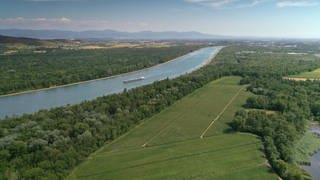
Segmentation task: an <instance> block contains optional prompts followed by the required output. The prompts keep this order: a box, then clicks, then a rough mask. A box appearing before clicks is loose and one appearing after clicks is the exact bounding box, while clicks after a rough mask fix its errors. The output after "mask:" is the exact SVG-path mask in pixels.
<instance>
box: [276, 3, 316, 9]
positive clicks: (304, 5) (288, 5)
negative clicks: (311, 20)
mask: <svg viewBox="0 0 320 180" xmlns="http://www.w3.org/2000/svg"><path fill="white" fill-rule="evenodd" d="M318 5H319V3H318V2H316V1H280V2H278V3H277V4H276V6H277V7H279V8H285V7H313V6H318Z"/></svg>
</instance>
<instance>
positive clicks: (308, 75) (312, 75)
mask: <svg viewBox="0 0 320 180" xmlns="http://www.w3.org/2000/svg"><path fill="white" fill-rule="evenodd" d="M289 77H293V78H311V79H319V78H320V68H319V69H316V70H314V71H311V72H303V73H300V74H297V75H292V76H289Z"/></svg>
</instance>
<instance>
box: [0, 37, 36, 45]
mask: <svg viewBox="0 0 320 180" xmlns="http://www.w3.org/2000/svg"><path fill="white" fill-rule="evenodd" d="M0 43H21V44H27V45H40V44H41V40H39V39H34V38H22V37H10V36H2V35H0Z"/></svg>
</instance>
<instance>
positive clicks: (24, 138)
mask: <svg viewBox="0 0 320 180" xmlns="http://www.w3.org/2000/svg"><path fill="white" fill-rule="evenodd" d="M250 48H251V47H248V46H230V47H227V48H224V49H223V50H221V52H220V53H219V54H218V56H217V57H216V58H215V60H214V61H212V63H211V64H209V65H208V66H206V67H204V68H202V69H199V70H197V71H195V72H193V73H190V74H187V75H184V76H181V77H178V78H175V79H172V80H169V79H166V80H163V81H158V82H155V83H153V84H150V85H146V86H143V87H139V88H135V89H131V90H125V91H124V92H122V93H119V94H113V95H109V96H104V97H99V98H97V99H95V100H92V101H85V102H83V103H81V104H77V105H72V106H65V107H59V108H53V109H50V110H42V111H39V112H37V113H34V114H31V115H24V116H22V117H16V118H8V119H5V120H2V121H0V162H1V164H0V177H3V179H12V178H18V179H62V178H63V177H65V176H66V175H67V174H68V173H69V172H70V170H72V169H73V168H74V167H75V166H76V165H78V164H79V163H81V162H82V161H83V160H84V159H85V158H86V157H88V156H89V154H90V153H92V152H94V151H95V150H97V149H98V148H100V147H101V146H103V145H104V144H105V143H108V142H111V141H112V140H114V139H116V138H117V137H118V136H120V135H122V134H124V133H125V132H127V131H128V130H130V129H131V128H132V127H134V126H136V125H137V124H139V123H140V122H141V120H143V119H146V118H148V117H151V116H152V115H154V114H156V113H158V112H160V111H161V110H163V109H164V108H166V107H168V106H170V105H171V104H172V103H174V102H175V101H177V100H179V99H181V98H182V97H184V96H186V95H187V94H190V93H191V92H193V91H194V90H195V89H197V88H200V87H202V86H203V85H205V84H207V83H208V82H210V81H212V80H215V79H218V78H220V77H222V76H228V75H239V76H242V77H243V80H242V83H250V84H251V86H250V88H249V90H250V91H252V92H254V93H256V94H261V95H262V94H263V98H265V99H261V100H258V99H251V100H248V103H247V106H248V107H254V108H258V107H256V106H254V105H252V104H255V103H256V104H259V106H263V107H266V108H264V109H268V107H269V106H270V107H271V106H272V107H273V108H274V109H273V110H277V108H278V107H281V108H282V106H285V107H284V108H283V113H282V114H281V111H279V112H280V113H279V114H277V115H275V116H270V117H269V115H266V114H263V113H255V112H251V111H250V112H238V113H237V115H236V116H235V121H234V122H233V123H232V127H234V129H236V130H241V131H247V132H252V133H256V134H258V135H260V136H261V137H263V142H264V144H265V151H266V154H267V157H268V159H269V161H270V162H271V165H272V167H273V168H274V169H276V170H277V169H278V167H285V168H284V169H285V171H284V172H285V173H282V171H278V170H277V172H278V174H279V175H281V176H282V177H284V178H286V177H289V176H287V174H288V172H287V169H286V168H287V167H289V166H290V167H291V166H292V167H294V166H293V165H292V164H290V159H291V157H290V153H288V154H286V151H289V150H290V145H291V143H292V142H293V141H292V140H294V139H296V137H298V136H299V135H301V133H302V132H303V131H304V129H303V128H301V126H300V125H301V124H305V119H304V118H305V117H304V116H301V115H300V116H301V117H300V116H299V118H296V116H297V115H298V113H295V111H302V110H301V108H300V105H301V104H306V103H307V102H309V101H308V100H305V101H303V100H299V99H298V98H297V99H295V100H296V101H292V102H294V103H296V105H297V106H298V107H296V106H294V103H293V105H290V106H286V103H287V102H288V101H289V100H291V99H292V98H293V97H291V96H290V95H291V94H292V93H293V94H294V92H295V90H290V91H292V93H286V96H281V94H282V93H283V92H284V91H285V89H291V88H292V87H294V86H296V84H297V83H295V82H288V81H284V80H282V79H281V76H282V75H287V74H292V73H299V72H302V71H306V70H308V69H313V68H315V67H317V66H319V65H320V63H319V62H318V61H317V59H316V58H312V57H305V59H301V58H297V57H293V56H288V55H283V54H278V55H274V56H271V57H270V55H267V54H265V53H264V51H266V49H265V48H257V49H259V52H258V53H255V54H246V55H244V54H242V53H237V52H239V51H244V50H247V49H250ZM279 60H281V61H279ZM256 61H259V62H256ZM279 64H280V65H283V66H285V67H286V68H281V67H279ZM298 64H300V66H298ZM273 82H278V83H277V84H278V86H276V85H274V84H273ZM305 83H308V82H305ZM282 84H283V85H282ZM310 84H311V83H310ZM299 87H300V86H299ZM314 87H317V86H316V85H314ZM278 89H279V91H280V89H283V91H282V93H280V92H279V93H276V94H274V95H275V96H276V97H277V99H279V98H278V96H279V97H280V99H279V101H280V102H271V101H269V100H270V99H269V100H268V96H267V95H268V94H271V92H278ZM308 92H310V91H308ZM314 93H316V92H315V91H314ZM299 94H300V96H303V95H304V96H303V97H309V96H306V94H307V92H304V93H302V92H301V93H299ZM310 97H311V96H310ZM293 99H294V98H293ZM255 101H259V102H255ZM260 101H263V102H264V101H265V104H263V103H262V105H260V104H261V103H260ZM307 104H308V103H307ZM316 105H317V103H315V104H314V106H316ZM293 110H294V111H293ZM287 111H288V113H285V112H287ZM314 112H316V111H314ZM251 114H253V115H251ZM309 115H310V114H309ZM312 115H313V114H312ZM251 116H252V117H251ZM256 117H257V118H256ZM271 117H272V119H270V120H269V119H268V118H271ZM289 117H291V118H289ZM261 118H262V120H261ZM263 118H264V119H268V120H266V121H263ZM238 119H239V120H238ZM248 119H250V120H248ZM251 119H252V120H251ZM289 119H290V121H289ZM251 121H252V123H248V122H251ZM239 122H244V123H242V124H241V123H239ZM266 124H267V125H268V127H269V128H264V127H266V126H267V125H266ZM263 133H267V134H269V135H270V136H266V137H264V136H263ZM267 137H268V138H267ZM269 149H270V150H269ZM269 151H270V152H269ZM271 152H272V153H273V152H275V153H276V154H275V155H273V154H272V155H269V153H271ZM271 157H274V159H275V163H272V162H273V159H272V158H271ZM106 168H107V167H106ZM279 169H283V168H279Z"/></svg>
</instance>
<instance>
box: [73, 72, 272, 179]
mask: <svg viewBox="0 0 320 180" xmlns="http://www.w3.org/2000/svg"><path fill="white" fill-rule="evenodd" d="M239 81H240V78H239V77H225V78H221V79H219V80H216V81H213V82H211V83H209V84H208V85H206V86H204V87H203V88H200V89H198V90H197V91H195V92H194V93H192V94H190V95H188V96H187V97H185V98H183V99H182V100H180V101H178V102H177V103H175V104H173V105H172V106H170V107H169V108H167V109H165V110H164V111H162V112H161V113H159V114H157V115H155V116H153V117H151V118H149V119H146V120H144V122H143V123H141V124H140V125H139V126H137V127H136V128H134V129H132V130H131V131H129V132H128V133H126V134H125V135H123V136H122V137H120V138H118V139H117V140H115V141H113V142H112V143H110V144H107V145H105V146H104V147H102V148H101V149H100V150H98V151H97V152H95V153H93V154H92V155H91V156H90V157H89V158H88V159H87V160H86V161H85V162H83V163H82V164H81V165H79V166H78V167H77V168H76V169H75V170H74V171H73V172H72V173H71V174H70V176H69V177H68V179H139V180H140V179H276V178H277V176H276V175H275V174H273V173H272V172H270V169H269V168H268V167H267V165H266V163H265V162H266V160H265V158H264V157H263V152H262V151H261V149H262V144H261V141H260V139H259V138H258V137H256V136H254V135H251V134H245V133H234V132H231V131H230V128H229V126H228V125H227V122H229V121H231V120H232V118H233V115H234V113H235V112H236V111H237V110H238V109H240V108H241V105H242V104H243V103H244V102H245V100H246V99H247V98H248V97H249V96H250V95H251V94H250V93H248V92H246V91H245V88H244V86H240V85H239ZM200 136H202V137H203V138H200Z"/></svg>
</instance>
